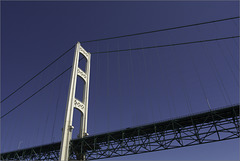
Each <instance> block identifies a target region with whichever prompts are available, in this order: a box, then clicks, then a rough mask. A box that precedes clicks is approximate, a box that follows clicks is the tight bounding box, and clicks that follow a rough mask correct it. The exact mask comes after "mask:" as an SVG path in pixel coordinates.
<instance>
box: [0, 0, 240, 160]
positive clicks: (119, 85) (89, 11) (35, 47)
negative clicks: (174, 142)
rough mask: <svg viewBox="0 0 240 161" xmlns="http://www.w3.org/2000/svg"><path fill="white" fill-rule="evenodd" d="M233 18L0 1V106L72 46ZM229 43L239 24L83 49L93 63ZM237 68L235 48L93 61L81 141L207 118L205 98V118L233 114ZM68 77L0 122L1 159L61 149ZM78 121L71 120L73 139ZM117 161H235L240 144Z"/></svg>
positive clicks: (138, 6)
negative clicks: (229, 109) (30, 150)
mask: <svg viewBox="0 0 240 161" xmlns="http://www.w3.org/2000/svg"><path fill="white" fill-rule="evenodd" d="M236 16H239V2H238V1H226V2H225V1H213V2H210V1H200V2H198V1H185V2H174V1H169V2H164V1H153V2H145V1H140V2H111V1H105V2H94V1H90V2H83V1H75V2H65V1H61V2H30V1H29V2H28V1H26V2H3V1H1V100H2V99H3V98H5V97H6V96H8V95H9V94H10V93H11V92H13V91H14V90H15V89H17V88H18V87H19V86H21V85H22V84H23V83H24V82H26V81H27V80H28V79H30V78H31V77H32V76H33V75H35V74H36V73H38V72H39V71H40V70H41V69H43V68H44V67H45V66H46V65H47V64H49V63H50V62H51V61H53V60H54V59H55V58H56V57H58V56H59V55H61V54H62V53H63V52H65V51H66V50H68V49H69V48H71V47H72V46H73V45H74V44H75V43H76V42H77V41H79V42H83V41H87V40H92V39H98V38H106V37H112V36H120V35H125V34H132V33H138V32H145V31H152V30H157V29H164V28H169V27H176V26H181V25H188V24H194V23H200V22H206V21H212V20H218V19H224V18H229V17H236ZM236 35H239V19H234V20H228V21H224V22H218V23H213V24H207V25H201V26H195V27H189V28H184V29H177V30H170V31H164V32H158V33H153V34H147V35H142V36H134V37H127V38H121V39H114V40H108V41H99V42H94V43H82V46H83V47H84V48H85V49H86V50H87V51H89V52H91V53H94V52H98V51H109V50H117V49H133V48H138V47H147V46H155V45H164V44H172V43H181V42H188V41H197V40H206V39H214V38H221V37H230V36H236ZM73 54H74V49H72V50H70V51H69V53H68V54H67V55H65V56H64V57H63V58H62V59H60V60H59V61H58V62H57V63H56V64H54V65H53V66H52V67H51V68H49V69H47V70H46V71H45V72H44V73H42V74H41V75H39V77H37V78H36V79H34V80H33V81H32V82H31V83H29V84H28V85H27V86H26V87H24V88H23V89H21V90H20V91H19V92H17V93H16V94H15V95H13V96H12V97H10V98H9V99H7V100H6V101H4V102H3V103H2V104H1V115H3V114H5V113H6V112H7V111H9V110H10V109H12V108H13V107H14V106H16V105H17V104H19V103H20V102H21V101H22V100H24V99H26V98H27V97H28V96H30V95H31V94H32V93H34V92H35V91H37V90H38V89H39V88H41V87H42V86H43V85H45V84H46V83H47V82H49V81H50V80H51V79H53V78H54V77H55V76H57V75H58V74H60V73H61V72H62V71H64V70H65V69H66V68H68V67H69V66H70V65H71V64H72V58H73ZM194 66H195V67H194ZM238 67H239V39H229V40H221V41H217V42H216V41H215V42H207V43H200V44H192V45H181V46H175V47H165V48H155V49H147V50H135V51H128V52H116V53H107V52H106V53H104V54H92V61H91V78H90V81H91V82H90V100H89V116H88V118H89V121H88V122H89V124H88V132H89V134H90V135H94V134H98V133H104V132H109V131H114V130H119V129H124V128H128V127H132V126H138V125H142V124H148V123H152V122H157V121H161V120H165V119H170V118H174V117H179V116H183V115H190V114H191V113H197V112H201V111H206V110H209V107H208V104H207V101H206V98H207V100H208V101H209V104H210V106H211V108H212V109H214V108H219V107H224V106H228V105H232V104H238V103H239V93H238V91H239V90H238V89H239V84H238V82H239V75H238ZM69 77H70V71H68V72H67V73H66V74H64V75H63V76H62V77H61V78H60V79H58V80H57V81H56V82H55V83H54V84H51V85H49V86H48V87H47V88H46V89H44V90H42V91H41V92H40V93H38V94H37V95H36V96H34V97H33V98H32V99H30V100H29V101H27V102H26V103H24V104H23V105H21V106H20V107H19V108H18V109H16V110H15V111H13V112H12V113H10V114H9V115H8V116H6V117H4V118H3V119H2V120H1V151H2V152H6V151H11V150H16V149H18V148H19V149H21V148H27V147H31V146H38V145H42V144H48V143H51V142H57V141H60V139H61V128H62V126H63V119H64V112H65V105H66V99H67V91H68V85H69ZM79 88H81V87H79ZM187 103H190V104H191V106H190V107H189V106H187ZM78 116H79V113H78V112H77V111H76V114H75V115H74V124H73V125H74V126H75V131H74V134H73V138H76V136H77V126H78V121H79V118H78ZM116 159H119V160H125V159H126V160H135V159H137V160H141V159H142V160H150V159H152V160H154V159H155V160H239V140H236V139H235V140H230V141H224V142H219V143H212V144H206V145H199V146H193V147H187V148H180V149H174V150H167V151H160V152H154V153H148V154H141V155H134V156H128V157H122V158H114V160H116ZM108 160H112V159H108Z"/></svg>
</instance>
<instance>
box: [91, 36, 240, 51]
mask: <svg viewBox="0 0 240 161" xmlns="http://www.w3.org/2000/svg"><path fill="white" fill-rule="evenodd" d="M238 37H240V36H239V35H237V36H230V37H221V38H215V39H207V40H198V41H189V42H183V43H174V44H166V45H157V46H147V47H141V48H132V49H121V50H110V51H100V52H93V53H91V54H104V53H105V54H106V53H115V52H122V51H130V50H142V49H153V48H161V47H170V46H179V45H188V44H197V43H202V42H211V41H218V40H227V39H233V38H238Z"/></svg>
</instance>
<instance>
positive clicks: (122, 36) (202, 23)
mask: <svg viewBox="0 0 240 161" xmlns="http://www.w3.org/2000/svg"><path fill="white" fill-rule="evenodd" d="M237 18H240V17H239V16H237V17H230V18H224V19H218V20H213V21H206V22H200V23H195V24H189V25H183V26H177V27H170V28H165V29H159V30H153V31H146V32H139V33H135V34H127V35H121V36H115V37H108V38H102V39H95V40H88V41H82V42H81V43H90V42H96V41H104V40H112V39H118V38H124V37H130V36H138V35H144V34H150V33H155V32H161V31H169V30H175V29H181V28H186V27H192V26H198V25H204V24H210V23H216V22H221V21H227V20H233V19H237Z"/></svg>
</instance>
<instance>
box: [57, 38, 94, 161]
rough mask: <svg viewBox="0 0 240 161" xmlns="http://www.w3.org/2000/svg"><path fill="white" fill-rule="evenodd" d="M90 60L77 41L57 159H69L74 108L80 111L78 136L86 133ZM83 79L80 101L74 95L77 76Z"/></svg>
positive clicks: (79, 158) (81, 157)
mask: <svg viewBox="0 0 240 161" xmlns="http://www.w3.org/2000/svg"><path fill="white" fill-rule="evenodd" d="M80 54H82V55H83V56H84V57H85V58H86V60H87V61H86V67H85V72H84V71H83V70H82V69H80V68H79V65H78V64H79V55H80ZM90 61H91V54H90V53H88V52H87V51H86V50H85V49H84V48H83V47H82V46H81V45H80V43H79V42H78V43H77V44H76V47H75V55H74V59H73V65H72V74H71V79H70V84H69V91H68V100H67V105H66V111H65V119H64V125H63V131H62V142H61V149H60V157H59V160H60V161H62V160H64V161H66V160H69V151H70V141H71V139H72V132H73V128H74V127H73V125H72V120H73V111H74V108H76V109H77V110H79V111H80V112H81V122H80V132H79V135H78V137H79V138H83V137H85V136H87V135H88V133H87V116H88V96H89V81H90ZM78 77H80V79H83V80H84V88H83V100H82V101H80V100H78V99H77V98H76V97H75V93H76V85H77V78H78ZM78 160H85V155H84V154H81V155H79V156H78Z"/></svg>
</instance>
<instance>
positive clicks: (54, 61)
mask: <svg viewBox="0 0 240 161" xmlns="http://www.w3.org/2000/svg"><path fill="white" fill-rule="evenodd" d="M74 46H75V44H74V45H73V46H72V47H71V48H70V49H68V50H67V51H65V52H64V53H63V54H61V55H60V56H59V57H57V58H56V59H55V60H53V61H52V62H51V63H49V64H48V65H47V66H46V67H44V68H43V69H42V70H41V71H39V72H38V73H37V74H35V75H34V76H33V77H32V78H30V79H29V80H28V81H26V82H25V83H23V84H22V85H21V86H20V87H18V88H17V89H15V90H14V91H13V92H12V93H11V94H9V95H8V96H7V97H5V98H4V99H3V100H1V103H3V102H4V101H5V100H7V99H8V98H9V97H11V96H12V95H13V94H15V93H16V92H17V91H19V90H20V89H21V88H23V87H24V86H25V85H27V84H28V83H29V82H31V81H32V80H33V79H34V78H36V77H37V76H38V75H40V74H41V73H42V72H44V71H45V70H46V69H47V68H49V67H50V66H51V65H53V64H54V63H56V62H57V61H58V60H59V59H60V58H62V57H63V56H64V55H66V54H67V53H68V52H69V51H70V50H72V48H73V47H74Z"/></svg>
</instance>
